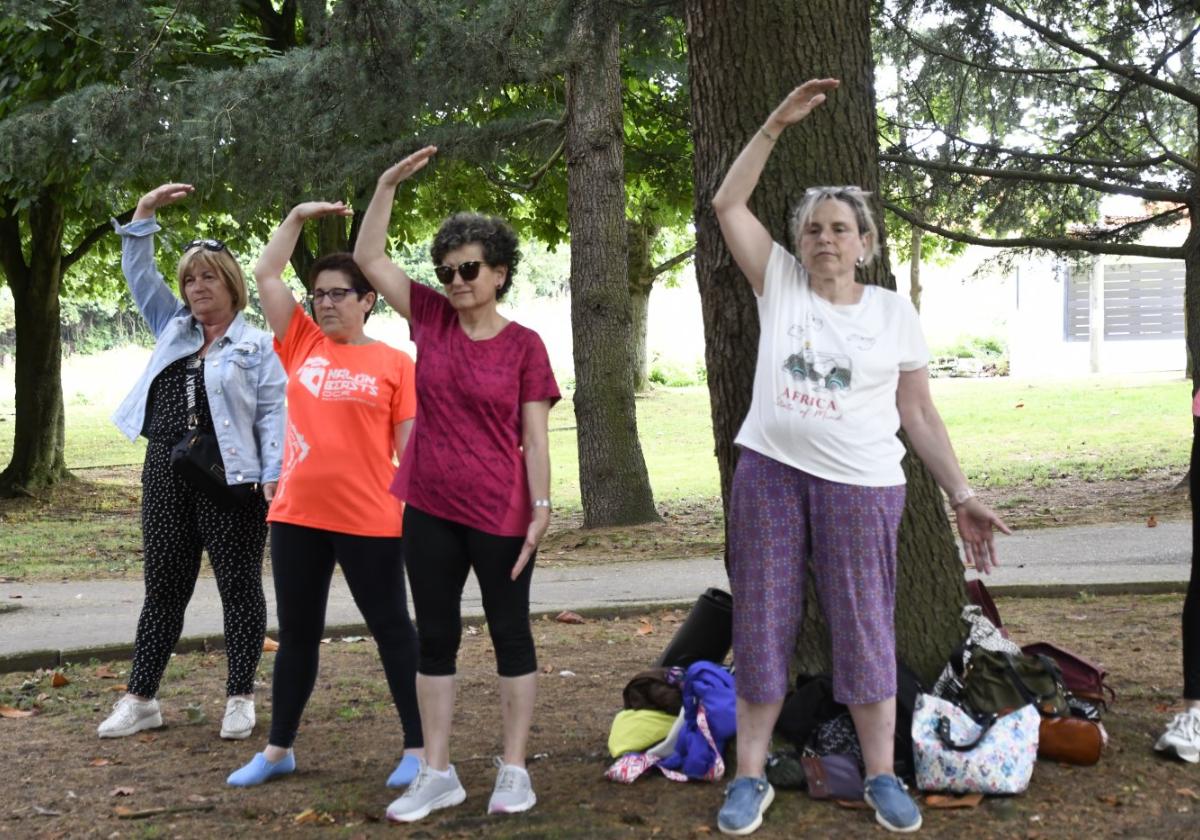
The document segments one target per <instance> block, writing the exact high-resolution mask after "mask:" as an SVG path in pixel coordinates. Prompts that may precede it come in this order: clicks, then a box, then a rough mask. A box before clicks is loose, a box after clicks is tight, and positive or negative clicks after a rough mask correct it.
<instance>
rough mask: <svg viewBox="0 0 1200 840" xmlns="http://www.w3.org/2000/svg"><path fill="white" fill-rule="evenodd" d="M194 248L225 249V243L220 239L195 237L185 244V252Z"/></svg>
mask: <svg viewBox="0 0 1200 840" xmlns="http://www.w3.org/2000/svg"><path fill="white" fill-rule="evenodd" d="M193 248H203V249H204V250H205V251H224V250H225V243H224V242H222V241H221V240H220V239H193V240H192V241H191V242H189V243H188V244H186V245H184V246H183V250H184V251H185V252H186V251H190V250H192V249H193Z"/></svg>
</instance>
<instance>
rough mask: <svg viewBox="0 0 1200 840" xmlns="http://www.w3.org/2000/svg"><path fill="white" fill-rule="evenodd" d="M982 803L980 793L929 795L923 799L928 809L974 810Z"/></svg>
mask: <svg viewBox="0 0 1200 840" xmlns="http://www.w3.org/2000/svg"><path fill="white" fill-rule="evenodd" d="M982 801H983V794H982V793H964V794H962V795H961V796H953V795H946V794H940V793H930V794H927V795H926V797H925V804H926V805H927V806H929V807H930V808H975V807H977V806H978V805H979V803H980V802H982Z"/></svg>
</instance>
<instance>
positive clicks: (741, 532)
mask: <svg viewBox="0 0 1200 840" xmlns="http://www.w3.org/2000/svg"><path fill="white" fill-rule="evenodd" d="M904 490H905V488H904V485H903V484H900V485H896V486H894V487H862V486H858V485H853V484H840V483H838V482H835V481H826V480H825V479H822V478H817V477H815V476H812V475H809V474H808V473H806V472H803V471H801V470H798V469H795V468H794V467H789V466H787V465H785V464H781V463H779V462H778V461H775V460H773V459H771V458H768V457H767V456H765V455H762V454H760V453H758V452H755V451H753V450H750V449H743V450H742V451H741V457H740V458H739V460H738V465H737V470H736V472H735V473H734V478H733V492H732V496H731V498H730V505H729V563H730V569H729V577H730V584H731V587H732V589H733V657H734V663H735V665H736V666H737V680H736V683H737V693H738V696H739V697H741V698H742V699H744V700H747V701H749V702H751V703H773V702H777V701H779V700H782V699H783V697H784V695H786V694H787V690H788V682H789V681H788V664H789V662H790V661H791V658H792V652H793V650H794V647H795V643H796V634H797V632H798V631H799V628H800V621H801V619H802V618H803V617H804V583H805V574H806V572H808V571H811V572H812V575H813V581H814V583H815V585H816V591H817V598H818V599H819V601H820V603H821V610H822V611H823V612H824V614H825V619H826V622H827V623H828V625H829V631H830V637H831V639H832V642H833V695H834V698H835V699H836V700H837V701H838V702H840V703H847V704H851V703H853V704H862V703H875V702H878V701H880V700H886V699H887V698H889V697H891V696H893V695H894V694H895V693H896V629H895V605H896V531H897V529H898V528H899V527H900V515H901V513H902V512H903V511H904Z"/></svg>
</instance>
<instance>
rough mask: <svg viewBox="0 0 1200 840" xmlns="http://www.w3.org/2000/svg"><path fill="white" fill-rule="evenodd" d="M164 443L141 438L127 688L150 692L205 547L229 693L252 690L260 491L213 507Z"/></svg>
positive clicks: (259, 631) (263, 525) (259, 625)
mask: <svg viewBox="0 0 1200 840" xmlns="http://www.w3.org/2000/svg"><path fill="white" fill-rule="evenodd" d="M170 451H171V447H170V446H169V445H168V444H165V443H162V442H159V441H150V442H149V443H148V444H146V460H145V463H144V465H143V467H142V547H143V559H144V569H143V572H144V575H145V581H146V600H145V601H144V602H143V603H142V613H141V616H140V617H139V618H138V626H137V637H136V639H135V641H134V645H133V669H132V672H131V673H130V676H129V691H130V693H131V694H136V695H138V696H140V697H153V696H154V695H156V694H157V693H158V683H159V681H160V680H161V679H162V675H163V671H164V670H165V669H166V667H167V662H168V661H169V660H170V658H171V651H173V650H174V649H175V643H176V642H178V641H179V636H180V634H181V633H182V632H183V615H184V612H186V610H187V605H188V602H189V601H190V600H191V599H192V591H193V590H194V589H195V588H196V578H197V576H199V574H200V554H201V552H202V551H204V550H205V549H207V550H208V561H209V562H210V563H211V564H212V569H213V575H214V576H215V577H216V579H217V590H218V591H219V592H220V594H221V609H222V611H223V612H224V618H225V654H226V656H227V658H228V660H229V679H228V680H227V682H226V683H225V691H226V693H227V694H229V695H230V696H232V695H235V694H251V693H252V692H253V691H254V672H255V671H257V670H258V663H259V660H260V659H261V658H262V645H263V635H264V634H265V633H266V631H267V602H266V599H264V598H263V588H262V558H263V545H264V544H265V543H266V541H267V522H266V515H267V503H266V502H265V501H264V500H263V498H262V496H257V497H255V498H254V499H253V500H252V501H251V502H250V503H249V504H247V505H245V506H242V507H238V508H235V509H232V510H229V509H225V508H223V507H220V506H218V505H217V504H216V503H214V502H213V501H211V500H210V499H209V498H208V497H207V496H205V495H204V494H203V493H201V492H200V491H199V490H196V489H194V488H193V487H191V486H190V485H189V484H187V483H186V482H184V480H183V479H181V478H180V477H179V476H177V475H176V474H175V473H174V472H172V471H171V464H170Z"/></svg>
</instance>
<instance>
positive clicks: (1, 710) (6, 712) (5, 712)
mask: <svg viewBox="0 0 1200 840" xmlns="http://www.w3.org/2000/svg"><path fill="white" fill-rule="evenodd" d="M33 714H34V713H33V710H32V709H14V708H13V707H12V706H0V717H6V718H27V717H33Z"/></svg>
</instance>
